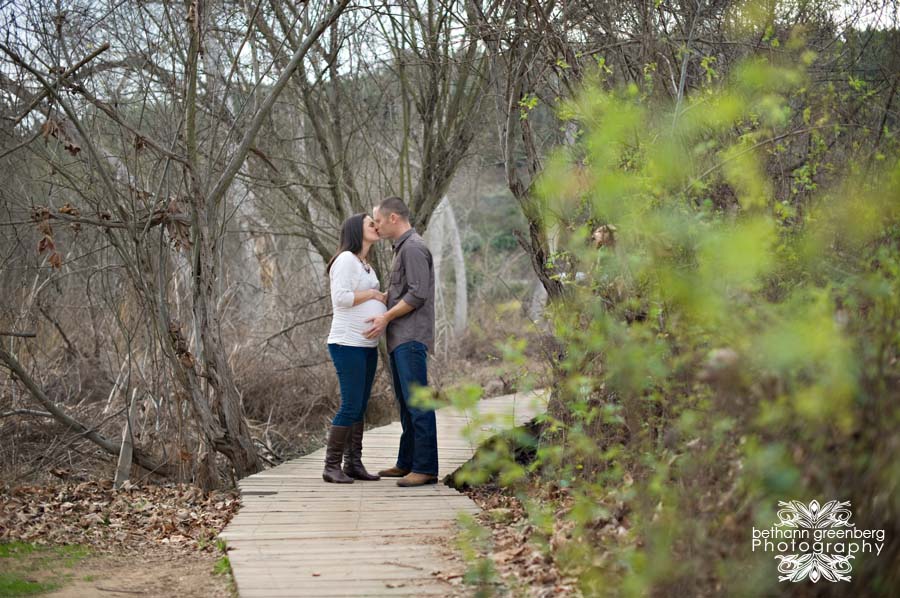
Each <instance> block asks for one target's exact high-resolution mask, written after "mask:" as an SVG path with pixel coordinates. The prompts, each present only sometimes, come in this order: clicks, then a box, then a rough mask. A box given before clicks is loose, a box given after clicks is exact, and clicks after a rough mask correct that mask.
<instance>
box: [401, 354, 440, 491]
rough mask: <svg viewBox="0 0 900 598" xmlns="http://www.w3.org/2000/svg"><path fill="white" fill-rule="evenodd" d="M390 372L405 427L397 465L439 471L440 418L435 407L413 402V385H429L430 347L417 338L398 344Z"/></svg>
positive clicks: (429, 471) (435, 473) (425, 471)
mask: <svg viewBox="0 0 900 598" xmlns="http://www.w3.org/2000/svg"><path fill="white" fill-rule="evenodd" d="M391 374H392V375H393V378H394V394H395V395H396V396H397V402H398V403H399V404H400V425H401V427H402V428H403V433H402V434H401V435H400V451H399V453H398V454H397V467H399V468H400V469H406V470H410V471H413V472H415V473H424V474H427V475H437V473H438V447H437V419H436V418H435V415H434V411H433V410H431V409H418V408H416V407H413V406H411V405H410V399H411V398H412V391H413V388H414V387H416V386H428V348H427V347H425V345H423V344H422V343H420V342H418V341H410V342H408V343H403V344H401V345H399V346H397V348H395V349H394V350H393V351H391Z"/></svg>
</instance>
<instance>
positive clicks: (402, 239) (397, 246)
mask: <svg viewBox="0 0 900 598" xmlns="http://www.w3.org/2000/svg"><path fill="white" fill-rule="evenodd" d="M414 232H416V229H414V228H411V229H409V230H408V231H406V232H405V233H403V234H402V235H400V236H399V237H398V238H397V240H396V241H394V244H393V245H392V246H391V247H392V248H393V250H394V253H397V252H398V251H400V246H401V245H403V244H404V243H405V242H406V240H407V239H408V238H410V237H411V236H412V234H413V233H414Z"/></svg>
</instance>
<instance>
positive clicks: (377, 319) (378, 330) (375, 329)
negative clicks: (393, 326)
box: [363, 314, 389, 339]
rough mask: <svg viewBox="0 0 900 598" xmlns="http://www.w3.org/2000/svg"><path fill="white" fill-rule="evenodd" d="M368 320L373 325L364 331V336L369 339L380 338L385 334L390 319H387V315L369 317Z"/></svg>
mask: <svg viewBox="0 0 900 598" xmlns="http://www.w3.org/2000/svg"><path fill="white" fill-rule="evenodd" d="M366 322H371V323H372V327H371V328H369V329H368V330H366V331H365V332H364V333H363V336H364V337H366V338H368V339H373V338H378V337H379V336H381V335H382V334H384V331H385V329H386V328H387V325H388V322H389V320H388V319H387V315H386V314H385V315H381V316H373V317H371V318H368V319H367V320H366Z"/></svg>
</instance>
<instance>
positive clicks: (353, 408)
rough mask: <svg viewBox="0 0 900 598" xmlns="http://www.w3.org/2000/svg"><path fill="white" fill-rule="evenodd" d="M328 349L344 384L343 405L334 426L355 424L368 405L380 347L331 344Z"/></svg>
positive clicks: (360, 418)
mask: <svg viewBox="0 0 900 598" xmlns="http://www.w3.org/2000/svg"><path fill="white" fill-rule="evenodd" d="M328 353H330V354H331V361H333V362H334V369H336V370H337V375H338V382H340V385H341V408H340V409H339V410H338V412H337V415H335V416H334V419H333V420H332V422H331V423H332V425H335V426H352V425H353V424H355V423H356V422H361V421H362V420H363V416H364V415H365V414H366V407H367V406H368V405H369V395H370V394H371V393H372V381H373V380H375V368H377V367H378V348H377V347H351V346H349V345H336V344H334V343H331V344H329V345H328Z"/></svg>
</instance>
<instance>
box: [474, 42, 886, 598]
mask: <svg viewBox="0 0 900 598" xmlns="http://www.w3.org/2000/svg"><path fill="white" fill-rule="evenodd" d="M783 56H784V58H783V59H782V60H780V61H776V60H775V59H772V58H766V59H761V58H752V59H749V60H747V61H746V62H744V63H743V64H742V65H741V66H740V67H739V68H737V69H735V70H734V71H733V73H732V75H731V76H730V77H728V78H727V80H726V81H724V82H722V83H721V84H720V85H717V86H710V87H709V88H708V89H705V90H704V91H703V92H702V93H698V94H695V95H694V96H693V97H690V98H688V99H686V100H685V101H684V102H683V104H682V105H681V106H679V107H677V108H668V109H666V107H664V106H660V105H658V104H650V103H649V102H650V100H648V99H647V98H646V97H645V96H642V95H641V94H640V93H639V91H638V89H637V88H636V87H631V88H626V89H619V90H613V91H609V90H605V89H603V88H602V87H600V86H589V87H588V88H587V89H586V90H585V91H584V93H583V94H582V95H581V96H580V97H579V98H578V99H577V100H576V101H574V102H571V103H569V104H568V105H566V106H565V107H564V109H563V113H564V115H565V117H566V118H569V119H571V120H573V121H575V122H577V123H578V124H579V126H580V127H581V135H580V136H579V139H580V141H579V143H578V144H577V145H574V146H569V147H565V148H562V149H560V150H559V151H558V153H557V154H556V155H555V157H554V158H553V159H552V160H551V161H550V164H549V165H548V168H547V170H546V171H545V173H544V175H543V176H542V179H541V181H540V183H539V193H540V195H541V198H542V199H543V201H544V203H546V204H547V206H548V209H547V212H546V215H545V217H546V219H547V221H548V222H550V221H551V219H553V220H552V221H554V222H555V223H556V224H558V225H559V226H558V228H559V230H562V231H567V232H568V235H569V238H568V240H567V241H566V242H565V243H564V252H563V253H564V256H562V257H564V258H565V259H560V260H559V262H560V263H566V264H571V269H572V270H573V272H574V271H579V272H583V273H585V274H586V276H585V277H584V279H583V282H577V281H576V280H577V279H576V277H574V276H570V277H567V278H566V280H567V282H568V294H567V295H566V297H565V298H564V299H563V300H561V301H559V302H558V303H557V304H556V305H555V306H553V307H552V308H551V312H550V319H551V322H552V325H553V331H554V336H555V338H556V340H557V342H558V344H559V346H560V347H561V349H560V352H559V356H558V357H559V358H558V360H556V361H555V363H554V366H555V371H556V380H555V381H554V387H553V399H552V401H551V405H550V410H549V412H548V414H547V416H546V417H545V418H543V420H542V424H543V432H542V434H541V436H540V438H539V440H538V439H536V441H537V448H536V450H535V451H534V455H535V457H534V459H533V460H532V461H531V462H530V463H528V464H527V465H522V464H520V463H517V462H516V461H515V459H514V458H513V456H512V455H513V452H514V451H512V450H510V449H509V447H508V446H507V447H506V448H497V447H498V446H500V447H502V446H503V443H495V445H494V447H495V450H490V451H483V452H482V454H481V456H480V458H479V460H478V462H477V463H476V464H475V465H476V466H475V467H473V468H471V469H469V470H467V471H465V472H463V473H462V474H461V476H460V477H461V479H462V480H463V481H469V482H472V483H476V482H479V481H483V480H484V479H485V477H486V476H487V475H489V474H490V475H495V476H496V477H497V478H498V479H499V480H500V481H501V482H502V483H504V484H505V485H507V486H509V487H510V488H512V489H513V490H514V491H517V492H519V494H520V496H521V498H522V499H523V500H524V501H525V502H526V503H530V502H531V500H530V499H529V496H528V495H527V493H526V492H525V491H524V486H523V485H522V483H523V481H524V480H526V479H529V480H531V481H534V480H537V481H539V482H540V483H543V484H553V485H556V486H559V487H560V488H563V489H565V496H566V502H565V504H566V507H567V508H566V513H567V514H566V515H565V517H566V520H567V523H568V524H569V525H570V526H571V532H570V534H569V535H570V539H569V541H568V542H567V544H566V546H565V548H563V549H561V550H558V552H557V555H556V558H557V561H558V562H559V563H560V564H561V565H562V566H563V567H564V568H565V569H566V570H567V571H568V572H570V573H571V574H573V575H575V576H576V577H577V578H578V579H579V581H580V584H581V590H582V592H583V593H584V594H585V595H590V596H593V595H623V596H648V595H655V596H656V595H658V596H669V595H691V596H706V595H708V596H719V595H765V594H768V593H771V592H773V591H775V589H776V588H777V586H778V585H779V581H778V573H777V571H776V565H777V561H776V560H775V559H774V558H773V555H772V554H771V553H769V554H764V553H759V552H756V553H754V552H752V551H751V550H750V537H751V528H752V527H753V526H756V527H771V525H772V524H773V523H775V522H776V521H777V519H776V516H775V511H776V510H777V509H778V506H777V505H778V502H779V501H788V500H800V501H803V502H809V501H811V500H814V499H815V500H818V501H819V502H820V503H824V502H827V501H829V500H833V499H837V500H842V501H844V500H849V501H851V503H852V510H853V512H854V519H853V520H854V521H855V523H856V524H857V525H858V526H859V527H861V528H868V529H885V530H887V539H886V545H885V548H884V551H883V552H882V553H881V554H880V555H879V556H877V557H874V556H869V555H861V556H860V558H857V559H856V560H855V561H854V562H853V573H852V575H853V581H852V584H853V585H851V586H849V587H850V588H856V591H857V592H864V593H865V594H866V595H872V596H889V595H894V594H895V592H896V588H897V587H900V568H898V567H897V566H896V563H897V562H898V559H900V533H898V532H900V492H898V491H897V490H898V484H900V462H898V460H897V459H896V455H897V454H898V448H900V435H898V433H897V430H898V424H900V401H898V398H900V397H898V394H900V392H898V388H900V152H898V150H897V142H896V138H895V137H894V136H893V135H891V134H890V132H889V131H888V134H887V135H884V136H880V139H881V143H882V145H881V147H879V148H877V151H872V148H866V149H865V150H863V149H860V147H859V146H856V145H851V146H850V147H849V148H845V151H844V154H843V155H842V156H841V163H840V164H836V163H833V162H832V163H830V164H829V166H828V168H825V169H820V168H818V167H817V166H816V165H818V164H820V163H821V161H822V160H824V159H825V158H824V157H823V154H822V152H821V151H820V149H821V143H822V138H821V137H817V135H820V134H822V133H824V132H827V133H828V134H829V135H834V136H837V137H840V135H841V134H842V131H841V127H844V126H845V125H842V124H841V123H840V121H839V119H838V116H839V115H837V114H835V113H828V112H827V111H823V112H822V113H820V114H818V117H817V118H814V119H811V117H810V114H809V107H810V106H817V107H820V106H821V104H822V103H823V102H819V101H817V98H815V97H813V96H814V94H813V91H812V87H811V81H810V79H809V77H808V76H807V74H806V67H807V66H808V65H809V64H810V63H811V62H812V61H813V60H814V58H815V57H814V56H813V55H812V54H811V53H810V52H808V51H805V50H804V47H803V44H802V41H801V40H799V39H794V40H791V41H790V42H789V43H788V44H787V45H786V51H785V53H784V54H783ZM817 109H818V108H817ZM676 110H677V112H676ZM823 110H824V109H823ZM845 130H846V128H845ZM857 133H858V131H857ZM798 137H800V138H803V139H804V140H805V141H806V142H807V147H808V148H811V149H810V150H809V154H808V156H807V160H806V161H805V162H804V167H803V170H802V171H798V172H796V173H795V176H794V185H793V186H790V185H788V186H785V185H780V184H777V183H778V182H779V180H777V177H779V176H781V175H780V174H778V173H777V172H776V171H775V169H773V168H772V167H771V166H772V160H778V159H779V155H780V152H781V153H783V152H784V151H787V150H786V149H785V147H784V145H783V144H784V143H787V142H789V141H790V140H792V139H794V138H798ZM853 148H856V151H855V152H854V151H853ZM823 172H824V173H827V176H826V174H823ZM598 223H612V224H614V225H615V229H616V243H615V245H614V247H603V248H600V249H596V248H595V247H594V246H593V245H592V244H591V243H590V241H589V239H590V233H591V229H592V227H593V226H595V225H597V224H598ZM557 257H559V256H557ZM533 512H534V513H535V514H536V516H535V521H534V524H535V527H536V528H538V529H542V526H543V527H545V528H547V529H546V531H547V533H548V534H549V533H551V532H552V529H551V528H552V525H551V523H552V522H550V523H548V522H547V521H545V520H544V519H541V517H539V516H538V514H540V513H544V512H545V510H542V509H540V508H538V507H537V506H536V507H534V508H533ZM782 585H783V584H782ZM790 589H791V590H792V591H795V592H797V593H799V594H800V595H803V594H810V595H812V594H816V595H822V594H828V593H833V594H839V593H843V592H846V591H847V589H848V586H847V585H846V582H840V583H833V584H832V583H824V582H823V583H819V584H813V583H811V582H808V581H807V582H803V583H799V584H796V585H795V586H793V587H792V588H790ZM859 595H862V594H861V593H860V594H859Z"/></svg>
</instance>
